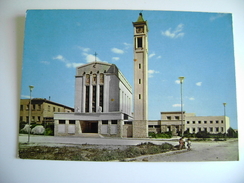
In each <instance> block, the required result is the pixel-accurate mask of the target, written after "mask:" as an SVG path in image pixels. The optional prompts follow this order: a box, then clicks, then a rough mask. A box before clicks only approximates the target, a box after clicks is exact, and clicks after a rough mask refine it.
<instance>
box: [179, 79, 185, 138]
mask: <svg viewBox="0 0 244 183" xmlns="http://www.w3.org/2000/svg"><path fill="white" fill-rule="evenodd" d="M184 79H185V77H183V76H181V77H179V80H180V98H181V105H180V106H181V137H183V136H184V131H183V97H182V93H183V88H182V84H183V81H184Z"/></svg>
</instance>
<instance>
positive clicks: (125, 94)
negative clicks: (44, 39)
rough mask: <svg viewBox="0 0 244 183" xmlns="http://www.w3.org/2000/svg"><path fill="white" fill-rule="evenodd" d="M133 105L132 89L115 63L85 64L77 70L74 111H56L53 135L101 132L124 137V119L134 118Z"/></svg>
mask: <svg viewBox="0 0 244 183" xmlns="http://www.w3.org/2000/svg"><path fill="white" fill-rule="evenodd" d="M131 106H132V88H131V86H130V84H129V83H128V81H127V80H126V79H125V77H124V76H123V74H122V73H121V72H120V71H119V70H118V68H117V67H116V65H114V64H109V63H104V62H93V63H89V64H86V65H82V66H80V67H78V68H77V69H76V76H75V106H74V107H75V112H74V113H55V114H54V119H55V130H54V131H55V132H54V135H79V134H82V133H98V134H102V135H108V136H120V137H122V136H123V125H124V121H125V120H126V121H127V120H131V119H132V107H131ZM124 133H126V132H124Z"/></svg>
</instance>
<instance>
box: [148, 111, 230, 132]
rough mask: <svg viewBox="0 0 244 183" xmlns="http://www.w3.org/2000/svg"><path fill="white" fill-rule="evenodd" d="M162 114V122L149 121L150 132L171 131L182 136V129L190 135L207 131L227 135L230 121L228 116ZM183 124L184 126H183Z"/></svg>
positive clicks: (179, 113)
mask: <svg viewBox="0 0 244 183" xmlns="http://www.w3.org/2000/svg"><path fill="white" fill-rule="evenodd" d="M181 119H182V118H181V112H180V111H176V112H175V111H174V112H161V120H149V121H148V127H149V128H148V130H149V132H155V133H162V132H168V131H171V132H172V133H173V135H180V132H181V128H182V126H183V130H184V131H186V130H188V131H189V133H197V132H199V131H207V132H209V133H211V134H217V133H227V130H228V129H229V128H230V119H229V117H227V116H196V115H195V114H194V113H185V112H183V120H181ZM182 124H183V125H182Z"/></svg>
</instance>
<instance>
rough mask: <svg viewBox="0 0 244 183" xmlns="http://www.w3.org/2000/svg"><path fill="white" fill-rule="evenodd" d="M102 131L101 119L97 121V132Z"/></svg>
mask: <svg viewBox="0 0 244 183" xmlns="http://www.w3.org/2000/svg"><path fill="white" fill-rule="evenodd" d="M101 133H102V120H100V121H98V134H101Z"/></svg>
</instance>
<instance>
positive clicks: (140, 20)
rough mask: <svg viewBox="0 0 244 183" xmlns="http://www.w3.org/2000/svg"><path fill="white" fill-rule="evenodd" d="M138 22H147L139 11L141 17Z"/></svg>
mask: <svg viewBox="0 0 244 183" xmlns="http://www.w3.org/2000/svg"><path fill="white" fill-rule="evenodd" d="M136 22H145V21H144V19H143V16H142V13H139V17H138V19H137V21H136Z"/></svg>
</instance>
